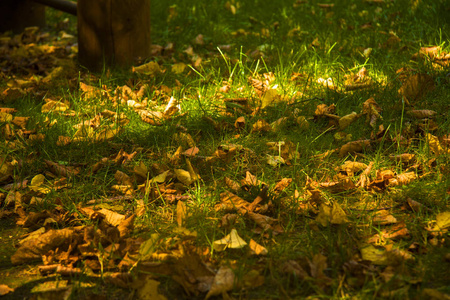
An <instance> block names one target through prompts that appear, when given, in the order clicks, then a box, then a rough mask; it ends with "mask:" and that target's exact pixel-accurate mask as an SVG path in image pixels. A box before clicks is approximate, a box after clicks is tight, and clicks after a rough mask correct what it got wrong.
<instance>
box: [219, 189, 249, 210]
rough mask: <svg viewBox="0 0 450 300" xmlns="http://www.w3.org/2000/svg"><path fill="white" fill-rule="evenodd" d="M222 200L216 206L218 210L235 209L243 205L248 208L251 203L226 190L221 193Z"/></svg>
mask: <svg viewBox="0 0 450 300" xmlns="http://www.w3.org/2000/svg"><path fill="white" fill-rule="evenodd" d="M220 202H221V203H219V204H217V205H216V206H215V209H216V210H222V209H223V210H227V211H230V210H235V209H239V208H241V207H243V208H247V207H248V206H249V205H250V202H248V201H245V200H244V199H242V198H240V197H238V196H236V195H235V194H233V193H231V192H229V191H225V192H222V193H220Z"/></svg>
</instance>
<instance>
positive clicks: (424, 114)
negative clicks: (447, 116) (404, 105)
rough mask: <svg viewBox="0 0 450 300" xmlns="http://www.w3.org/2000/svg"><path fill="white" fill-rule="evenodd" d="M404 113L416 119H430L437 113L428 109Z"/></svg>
mask: <svg viewBox="0 0 450 300" xmlns="http://www.w3.org/2000/svg"><path fill="white" fill-rule="evenodd" d="M406 113H407V114H408V115H410V116H412V117H414V118H417V119H425V118H432V117H434V116H435V115H437V112H435V111H434V110H429V109H413V110H409V111H407V112H406Z"/></svg>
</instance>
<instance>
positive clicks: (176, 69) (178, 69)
mask: <svg viewBox="0 0 450 300" xmlns="http://www.w3.org/2000/svg"><path fill="white" fill-rule="evenodd" d="M186 67H187V65H186V64H185V63H176V64H173V65H172V72H173V73H175V74H181V73H183V72H184V70H185V69H186Z"/></svg>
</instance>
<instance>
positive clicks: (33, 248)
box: [11, 228, 80, 265]
mask: <svg viewBox="0 0 450 300" xmlns="http://www.w3.org/2000/svg"><path fill="white" fill-rule="evenodd" d="M79 237H80V235H78V234H76V233H75V231H74V230H73V229H70V228H64V229H58V230H53V229H52V230H49V231H48V232H46V233H44V234H42V235H40V236H39V237H37V238H35V239H32V240H27V241H26V242H24V243H23V244H22V245H21V246H20V247H19V249H17V251H16V253H14V254H13V255H12V256H11V262H12V263H13V264H14V265H18V264H24V263H29V262H32V261H35V260H40V259H41V257H42V255H44V254H47V253H48V252H49V251H50V250H56V248H59V249H63V248H68V247H69V244H70V243H71V242H74V241H76V240H77V239H78V238H79Z"/></svg>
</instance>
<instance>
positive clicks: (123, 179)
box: [114, 170, 133, 186]
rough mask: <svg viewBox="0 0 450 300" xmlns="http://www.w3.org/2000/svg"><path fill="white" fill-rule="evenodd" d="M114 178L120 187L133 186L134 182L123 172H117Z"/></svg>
mask: <svg viewBox="0 0 450 300" xmlns="http://www.w3.org/2000/svg"><path fill="white" fill-rule="evenodd" d="M114 178H115V179H116V180H117V182H118V183H119V184H120V185H126V186H133V181H132V180H131V178H130V176H128V175H127V174H125V173H124V172H122V171H119V170H117V171H116V173H115V174H114Z"/></svg>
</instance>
